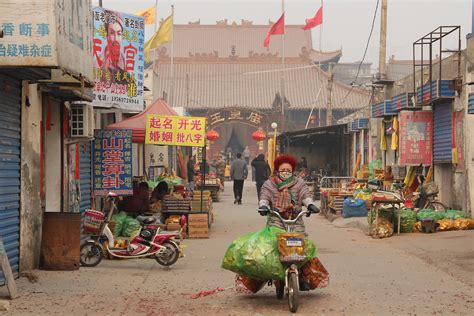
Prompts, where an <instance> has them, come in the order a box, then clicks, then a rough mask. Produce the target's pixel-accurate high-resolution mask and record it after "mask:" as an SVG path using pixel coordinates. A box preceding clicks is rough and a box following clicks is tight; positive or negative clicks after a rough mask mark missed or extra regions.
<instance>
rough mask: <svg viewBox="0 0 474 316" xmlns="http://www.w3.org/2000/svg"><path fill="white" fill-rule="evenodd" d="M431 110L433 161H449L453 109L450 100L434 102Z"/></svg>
mask: <svg viewBox="0 0 474 316" xmlns="http://www.w3.org/2000/svg"><path fill="white" fill-rule="evenodd" d="M433 107H434V110H433V114H434V123H433V162H434V163H451V161H452V151H451V150H452V149H451V148H452V143H453V139H452V128H453V110H452V107H451V102H443V103H439V104H435V105H434V106H433Z"/></svg>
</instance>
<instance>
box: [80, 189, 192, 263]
mask: <svg viewBox="0 0 474 316" xmlns="http://www.w3.org/2000/svg"><path fill="white" fill-rule="evenodd" d="M116 198H117V195H116V194H114V193H109V195H108V199H109V201H110V203H111V208H110V211H109V213H108V215H107V217H106V218H105V219H104V221H103V222H102V224H101V226H100V229H99V231H98V233H97V235H95V236H91V238H90V239H88V240H87V241H86V242H85V243H84V244H83V245H82V246H81V248H80V262H81V265H82V266H84V267H95V266H97V265H98V264H99V263H100V262H101V261H102V259H103V258H104V255H105V254H109V255H110V256H112V257H116V258H121V259H135V258H144V257H148V258H155V260H156V261H157V262H158V263H159V264H161V265H162V266H171V265H173V264H175V263H176V261H177V260H178V258H179V257H180V256H181V254H182V251H181V232H182V230H183V228H184V226H185V225H186V218H185V217H184V216H183V217H182V218H181V220H180V226H181V228H180V230H179V231H173V232H161V230H160V227H159V226H158V223H157V222H158V220H157V218H155V217H153V216H142V215H140V216H138V217H137V220H138V221H139V222H140V231H139V233H138V235H137V236H135V237H133V238H132V239H131V240H130V241H129V242H128V244H127V245H126V247H114V245H115V238H114V235H113V234H112V231H111V230H110V228H109V225H108V224H109V222H110V220H111V218H112V214H113V212H114V210H115V209H116V207H117V206H116ZM104 244H105V246H104Z"/></svg>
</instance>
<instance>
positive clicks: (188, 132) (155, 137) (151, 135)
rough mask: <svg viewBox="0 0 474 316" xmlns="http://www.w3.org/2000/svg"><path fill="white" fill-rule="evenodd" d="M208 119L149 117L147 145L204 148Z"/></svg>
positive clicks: (146, 136)
mask: <svg viewBox="0 0 474 316" xmlns="http://www.w3.org/2000/svg"><path fill="white" fill-rule="evenodd" d="M205 132H206V118H205V117H184V116H160V115H147V117H146V135H145V144H155V145H176V146H191V147H204V145H205V144H206V137H205Z"/></svg>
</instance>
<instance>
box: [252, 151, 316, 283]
mask: <svg viewBox="0 0 474 316" xmlns="http://www.w3.org/2000/svg"><path fill="white" fill-rule="evenodd" d="M295 167H296V159H295V158H294V157H292V156H289V155H280V156H279V157H277V158H276V159H275V162H274V170H275V171H274V172H275V174H274V175H273V176H272V177H271V178H270V179H268V180H267V181H266V182H265V183H264V184H263V187H262V191H261V195H260V202H259V210H262V212H260V214H262V215H264V214H267V212H268V210H269V208H270V207H271V208H273V209H278V210H280V215H281V216H282V217H283V218H284V219H292V218H296V216H297V214H298V213H299V212H300V211H301V209H302V206H303V205H304V206H306V207H307V209H308V211H310V212H311V213H319V211H320V210H319V208H318V207H317V206H316V205H315V204H314V202H313V199H312V194H311V192H310V190H309V188H308V186H307V185H306V182H305V181H304V180H303V179H301V178H299V177H297V176H295V175H294V170H295ZM296 223H297V226H296V227H295V229H294V231H295V232H301V233H304V232H305V226H304V222H303V219H302V218H300V219H299V220H298V221H297V222H296ZM267 226H276V227H280V228H283V229H284V228H285V227H283V226H282V223H281V221H280V220H279V219H278V218H277V217H276V216H275V215H271V213H270V215H268V219H267ZM277 286H282V285H281V284H280V285H277ZM300 287H301V289H302V290H309V285H308V284H307V282H304V280H300Z"/></svg>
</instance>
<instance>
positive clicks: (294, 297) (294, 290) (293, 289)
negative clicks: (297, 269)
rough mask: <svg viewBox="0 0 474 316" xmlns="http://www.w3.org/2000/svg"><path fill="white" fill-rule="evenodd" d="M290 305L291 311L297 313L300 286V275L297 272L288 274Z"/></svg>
mask: <svg viewBox="0 0 474 316" xmlns="http://www.w3.org/2000/svg"><path fill="white" fill-rule="evenodd" d="M287 291H288V307H289V308H290V312H292V313H296V311H297V310H298V301H299V296H300V293H299V288H298V276H297V275H296V273H294V272H291V273H289V274H288V289H287Z"/></svg>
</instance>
